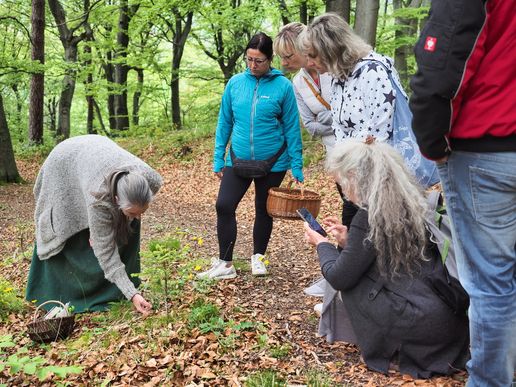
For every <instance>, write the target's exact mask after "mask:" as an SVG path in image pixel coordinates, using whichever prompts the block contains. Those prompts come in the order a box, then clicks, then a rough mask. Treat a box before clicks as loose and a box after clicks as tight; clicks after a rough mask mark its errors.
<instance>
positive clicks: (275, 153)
mask: <svg viewBox="0 0 516 387" xmlns="http://www.w3.org/2000/svg"><path fill="white" fill-rule="evenodd" d="M272 57H273V53H272V39H271V38H270V37H269V36H267V35H266V34H264V33H258V34H256V35H255V36H253V37H252V38H251V40H250V41H249V43H248V45H247V47H246V50H245V60H246V63H247V70H246V71H245V72H243V73H240V74H237V75H235V76H233V77H232V78H231V79H230V80H229V82H228V84H227V86H226V89H225V90H224V95H223V96H222V103H221V106H220V112H219V120H218V124H217V130H216V135H215V151H214V156H213V171H214V173H215V175H216V176H217V177H218V178H219V179H221V182H220V189H219V194H218V197H217V203H216V209H217V237H218V242H219V256H218V258H214V259H213V260H212V265H211V267H210V269H208V270H207V271H205V272H203V273H199V275H198V276H199V277H200V278H215V279H227V278H234V277H235V276H236V271H235V268H234V266H233V264H232V260H233V248H234V246H235V241H236V236H237V222H236V216H235V212H236V209H237V206H238V204H239V203H240V201H241V200H242V198H243V196H244V195H245V193H246V192H247V190H248V189H249V187H250V185H251V183H252V182H253V181H254V188H255V213H256V215H255V221H254V227H253V255H252V257H251V268H252V273H253V275H266V274H267V269H266V265H265V258H264V254H265V251H266V249H267V245H268V243H269V239H270V236H271V232H272V223H273V221H272V218H271V217H270V216H269V214H268V213H267V207H266V203H267V195H268V191H269V188H272V187H278V186H279V185H280V184H281V182H282V180H283V178H284V177H285V174H286V172H287V170H288V169H291V171H292V175H293V177H294V179H295V180H296V181H298V182H302V181H303V170H302V168H303V158H302V142H301V130H300V127H299V118H298V117H299V116H298V110H297V106H296V99H295V96H294V91H293V90H292V85H291V83H290V81H289V80H288V79H287V78H285V77H284V75H283V74H282V73H281V71H278V70H276V69H274V68H272V67H271V61H272ZM228 143H231V145H230V146H229V150H228V149H227V148H228Z"/></svg>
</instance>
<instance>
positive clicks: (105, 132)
mask: <svg viewBox="0 0 516 387" xmlns="http://www.w3.org/2000/svg"><path fill="white" fill-rule="evenodd" d="M91 102H92V103H93V106H94V107H95V112H96V113H97V119H98V120H99V125H100V129H101V130H102V133H104V134H105V135H107V134H108V132H107V130H106V126H105V125H104V120H103V119H102V112H101V111H100V107H99V104H98V103H97V101H95V98H93V97H92V98H91Z"/></svg>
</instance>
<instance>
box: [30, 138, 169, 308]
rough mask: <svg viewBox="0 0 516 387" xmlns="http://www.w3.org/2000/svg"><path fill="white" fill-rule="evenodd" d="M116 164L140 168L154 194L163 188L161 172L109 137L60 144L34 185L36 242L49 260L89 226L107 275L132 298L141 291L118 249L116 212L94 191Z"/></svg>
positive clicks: (135, 169)
mask: <svg viewBox="0 0 516 387" xmlns="http://www.w3.org/2000/svg"><path fill="white" fill-rule="evenodd" d="M114 169H124V170H127V171H138V172H139V173H141V174H142V175H143V176H144V177H145V178H146V179H147V181H148V182H149V185H150V188H151V190H152V192H154V193H157V192H158V190H159V189H160V187H161V184H162V179H161V176H160V175H159V173H158V172H156V171H155V170H153V169H152V168H151V167H150V166H149V165H147V164H146V163H145V162H143V161H142V160H140V159H139V158H138V157H136V156H134V155H132V154H131V153H129V152H127V151H126V150H124V149H122V148H121V147H119V146H118V145H117V144H115V143H114V142H113V141H111V140H110V139H108V138H107V137H103V136H98V135H86V136H78V137H73V138H70V139H68V140H65V141H63V142H61V143H60V144H58V145H57V146H56V147H55V148H54V149H53V150H52V152H51V153H50V155H49V156H48V158H47V159H46V160H45V162H44V163H43V166H42V167H41V170H40V172H39V175H38V177H37V179H36V183H35V185H34V197H35V200H36V211H35V214H34V220H35V223H36V245H37V248H38V257H39V259H41V260H44V259H49V258H51V257H53V256H54V255H56V254H58V253H59V252H60V251H61V250H62V249H63V248H64V245H65V243H66V241H67V240H68V238H70V237H71V236H73V235H74V234H76V233H78V232H79V231H82V230H84V229H87V228H89V230H90V239H91V240H92V246H93V252H94V253H95V256H96V257H97V258H98V260H99V264H100V267H101V268H102V270H103V271H104V276H105V278H106V279H107V280H108V281H110V282H112V283H114V284H115V285H116V286H117V287H118V288H119V289H120V291H121V292H122V293H123V294H124V296H125V297H126V298H127V299H131V298H132V297H133V296H134V295H135V294H136V293H137V290H136V288H135V287H134V285H133V283H132V282H131V280H130V279H129V277H128V276H127V274H126V272H125V266H124V264H123V263H122V261H121V259H120V256H119V254H118V248H117V245H116V242H115V236H114V235H115V231H114V227H113V223H112V218H111V215H110V214H109V212H108V210H107V209H103V208H102V206H93V205H92V204H93V202H94V201H95V198H94V197H93V195H92V193H95V192H99V191H100V190H101V187H102V188H104V187H103V185H104V184H105V183H104V179H105V177H107V176H108V175H109V173H110V172H112V171H113V170H114Z"/></svg>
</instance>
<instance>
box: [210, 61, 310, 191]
mask: <svg viewBox="0 0 516 387" xmlns="http://www.w3.org/2000/svg"><path fill="white" fill-rule="evenodd" d="M230 139H231V144H232V147H233V151H234V152H235V156H236V157H238V158H240V159H245V160H266V159H268V158H270V157H272V156H273V155H274V154H275V153H276V152H277V151H278V150H279V149H280V148H281V146H282V145H283V143H284V141H285V140H286V142H287V149H286V150H285V151H284V152H283V154H282V155H281V157H280V158H279V159H278V161H277V162H276V163H275V164H274V166H273V168H272V171H273V172H280V171H286V170H288V169H291V170H292V175H293V176H294V178H296V179H297V180H298V181H301V182H302V181H303V144H302V141H301V129H300V127H299V115H298V111H297V104H296V98H295V95H294V91H293V89H292V84H291V83H290V81H289V80H288V79H287V78H285V77H284V76H283V74H282V73H281V72H280V71H278V70H276V69H271V71H269V72H268V73H267V74H265V75H263V76H262V77H260V78H256V77H255V76H254V75H252V74H251V72H250V71H249V69H247V70H246V71H245V72H243V73H240V74H237V75H235V76H233V77H232V78H231V79H230V80H229V82H228V84H227V85H226V89H225V90H224V94H223V96H222V103H221V105H220V111H219V121H218V124H217V132H216V135H215V152H214V157H213V171H214V172H220V171H221V170H222V169H223V168H224V166H231V165H232V164H231V157H230V156H229V149H227V145H228V143H229V141H230Z"/></svg>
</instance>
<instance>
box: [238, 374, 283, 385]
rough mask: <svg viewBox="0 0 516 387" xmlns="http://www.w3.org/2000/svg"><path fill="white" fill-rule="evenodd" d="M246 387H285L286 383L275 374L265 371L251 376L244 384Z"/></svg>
mask: <svg viewBox="0 0 516 387" xmlns="http://www.w3.org/2000/svg"><path fill="white" fill-rule="evenodd" d="M245 386H246V387H286V386H287V383H286V382H285V379H283V378H282V377H281V376H280V375H278V373H277V372H275V371H271V370H266V371H260V372H257V373H255V374H252V375H251V376H249V377H248V378H247V381H246V382H245Z"/></svg>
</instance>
